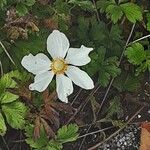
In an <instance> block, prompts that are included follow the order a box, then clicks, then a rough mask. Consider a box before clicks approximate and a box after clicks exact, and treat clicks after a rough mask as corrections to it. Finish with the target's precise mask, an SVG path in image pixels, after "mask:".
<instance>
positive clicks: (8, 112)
mask: <svg viewBox="0 0 150 150" xmlns="http://www.w3.org/2000/svg"><path fill="white" fill-rule="evenodd" d="M2 111H3V113H4V114H5V116H6V120H7V122H8V124H9V125H10V126H11V127H12V128H15V129H22V128H23V127H24V125H25V117H26V113H27V107H26V106H25V105H24V104H23V103H21V102H13V103H10V104H5V105H2Z"/></svg>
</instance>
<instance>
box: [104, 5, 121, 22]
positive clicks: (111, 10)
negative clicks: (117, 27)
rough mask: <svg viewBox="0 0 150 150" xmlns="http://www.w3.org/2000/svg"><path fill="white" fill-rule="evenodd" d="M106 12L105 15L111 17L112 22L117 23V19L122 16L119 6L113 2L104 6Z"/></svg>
mask: <svg viewBox="0 0 150 150" xmlns="http://www.w3.org/2000/svg"><path fill="white" fill-rule="evenodd" d="M106 13H107V16H108V17H110V18H111V20H112V21H113V23H117V22H118V20H120V19H121V17H122V16H123V12H122V9H121V7H120V6H118V5H113V4H112V5H109V6H108V7H107V8H106Z"/></svg>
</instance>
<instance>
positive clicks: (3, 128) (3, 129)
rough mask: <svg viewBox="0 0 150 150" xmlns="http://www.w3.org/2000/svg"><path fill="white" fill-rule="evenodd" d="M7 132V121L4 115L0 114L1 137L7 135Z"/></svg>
mask: <svg viewBox="0 0 150 150" xmlns="http://www.w3.org/2000/svg"><path fill="white" fill-rule="evenodd" d="M6 130H7V128H6V124H5V120H4V118H3V115H2V113H1V112H0V135H1V136H4V135H5V133H6Z"/></svg>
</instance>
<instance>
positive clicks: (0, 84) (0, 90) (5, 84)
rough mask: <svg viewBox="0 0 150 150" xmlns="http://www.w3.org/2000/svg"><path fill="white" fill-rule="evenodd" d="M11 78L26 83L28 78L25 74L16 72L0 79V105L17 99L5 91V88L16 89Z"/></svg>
mask: <svg viewBox="0 0 150 150" xmlns="http://www.w3.org/2000/svg"><path fill="white" fill-rule="evenodd" d="M12 77H15V78H17V79H19V80H22V81H27V80H29V78H30V77H29V75H27V73H20V72H19V71H17V70H16V71H12V72H9V73H7V74H5V75H4V76H3V77H2V78H1V79H0V103H2V104H4V103H10V102H13V101H15V100H17V98H18V96H17V95H14V94H12V93H9V92H8V91H7V88H16V87H17V84H16V82H15V81H14V80H13V79H12Z"/></svg>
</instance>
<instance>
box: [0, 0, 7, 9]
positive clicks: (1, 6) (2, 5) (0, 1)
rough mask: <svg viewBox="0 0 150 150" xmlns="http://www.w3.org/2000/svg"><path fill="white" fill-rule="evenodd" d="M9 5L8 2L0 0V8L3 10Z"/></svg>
mask: <svg viewBox="0 0 150 150" xmlns="http://www.w3.org/2000/svg"><path fill="white" fill-rule="evenodd" d="M6 4H7V1H6V0H0V8H3V7H4V6H5V5H6Z"/></svg>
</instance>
